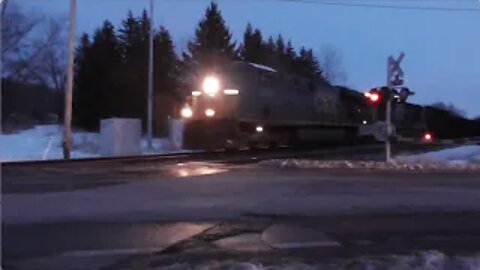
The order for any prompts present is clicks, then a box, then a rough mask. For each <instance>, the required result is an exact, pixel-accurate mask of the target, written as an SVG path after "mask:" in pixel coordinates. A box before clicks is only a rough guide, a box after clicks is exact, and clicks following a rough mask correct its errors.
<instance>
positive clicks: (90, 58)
mask: <svg viewBox="0 0 480 270" xmlns="http://www.w3.org/2000/svg"><path fill="white" fill-rule="evenodd" d="M120 62H121V55H120V51H119V44H118V40H117V36H116V32H115V28H114V26H113V25H112V24H111V23H110V22H109V21H105V22H104V23H103V25H102V27H101V28H99V29H97V30H96V31H95V34H94V37H93V42H91V43H90V39H89V37H88V35H86V34H84V35H83V36H82V39H81V43H80V46H79V48H77V57H76V68H75V71H76V77H77V78H76V79H75V99H76V100H74V110H75V114H76V116H75V119H76V122H77V124H78V125H80V126H82V127H84V128H88V129H97V128H98V127H99V121H100V120H101V119H102V118H108V117H112V116H114V115H115V109H116V106H115V99H116V94H117V90H118V88H119V83H118V80H117V76H116V68H117V67H118V65H119V64H120Z"/></svg>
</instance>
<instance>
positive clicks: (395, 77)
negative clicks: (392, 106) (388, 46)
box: [387, 52, 405, 87]
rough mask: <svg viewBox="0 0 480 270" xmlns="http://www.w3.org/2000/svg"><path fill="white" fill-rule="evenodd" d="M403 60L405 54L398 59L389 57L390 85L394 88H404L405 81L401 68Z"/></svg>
mask: <svg viewBox="0 0 480 270" xmlns="http://www.w3.org/2000/svg"><path fill="white" fill-rule="evenodd" d="M403 58H405V53H403V52H402V53H401V54H400V56H398V58H397V59H395V58H393V57H392V56H389V57H388V71H387V73H388V82H389V83H388V85H389V86H390V87H394V86H402V85H403V83H404V81H403V75H404V74H403V69H402V67H400V63H401V62H402V60H403Z"/></svg>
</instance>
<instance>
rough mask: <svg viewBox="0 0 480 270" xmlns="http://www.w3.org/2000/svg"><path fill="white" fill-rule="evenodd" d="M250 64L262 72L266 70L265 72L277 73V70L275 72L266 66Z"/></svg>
mask: <svg viewBox="0 0 480 270" xmlns="http://www.w3.org/2000/svg"><path fill="white" fill-rule="evenodd" d="M248 64H250V65H251V66H253V67H255V68H257V69H261V70H265V71H269V72H277V70H275V69H273V68H271V67H267V66H264V65H260V64H255V63H248Z"/></svg>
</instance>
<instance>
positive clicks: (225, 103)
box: [181, 62, 372, 149]
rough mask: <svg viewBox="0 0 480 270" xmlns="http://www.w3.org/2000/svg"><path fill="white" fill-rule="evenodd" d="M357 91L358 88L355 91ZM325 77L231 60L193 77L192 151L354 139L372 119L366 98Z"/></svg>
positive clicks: (188, 120)
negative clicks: (321, 78) (314, 77)
mask: <svg viewBox="0 0 480 270" xmlns="http://www.w3.org/2000/svg"><path fill="white" fill-rule="evenodd" d="M353 92H355V91H353ZM353 92H348V91H345V90H344V89H340V88H338V87H333V86H331V85H330V84H328V83H326V82H325V81H323V80H320V79H319V80H309V79H306V78H303V77H301V76H297V75H292V74H286V73H284V72H279V71H277V70H275V69H273V68H271V67H267V66H264V65H259V64H255V63H249V62H232V63H229V64H226V65H224V66H222V68H221V69H218V70H217V71H216V72H215V73H212V74H205V75H204V76H201V77H200V78H197V79H195V80H194V83H193V89H191V93H190V94H189V96H188V98H187V103H186V104H185V106H184V107H183V108H182V109H181V116H182V118H183V119H184V123H185V125H184V146H185V147H186V148H189V149H220V148H234V149H238V148H241V147H244V146H249V147H252V146H253V147H256V146H272V145H274V146H280V145H294V144H303V143H309V144H311V143H315V144H319V143H330V144H331V143H345V142H349V143H350V142H354V141H355V139H356V138H357V136H358V127H359V126H360V125H362V124H367V123H369V122H371V121H372V117H371V115H372V114H371V109H370V108H368V104H365V101H364V99H363V96H362V95H361V94H360V95H358V94H355V93H353Z"/></svg>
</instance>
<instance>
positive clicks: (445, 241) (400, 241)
mask: <svg viewBox="0 0 480 270" xmlns="http://www.w3.org/2000/svg"><path fill="white" fill-rule="evenodd" d="M274 226H282V227H283V228H287V230H285V229H283V230H282V231H278V232H276V234H275V232H274V233H273V234H271V235H270V236H269V241H270V242H277V243H278V242H279V243H282V241H284V242H285V241H287V240H285V239H288V241H289V243H290V245H291V243H292V241H293V243H298V244H295V245H296V248H300V250H301V252H300V253H298V252H297V253H296V250H297V249H296V248H292V249H287V250H285V249H283V250H282V249H273V248H272V249H268V250H264V249H261V250H258V248H256V247H254V246H255V244H254V245H253V248H256V249H255V250H256V252H254V253H253V254H252V253H251V252H247V253H246V254H247V255H243V258H242V256H240V258H241V259H240V260H248V258H249V256H250V257H251V256H257V257H270V259H271V260H272V259H275V258H277V259H279V258H283V259H285V258H286V257H288V256H293V257H295V259H296V260H298V259H299V258H298V257H299V256H300V257H301V258H303V259H309V260H310V261H311V260H312V259H315V260H322V258H327V257H331V256H342V257H345V256H358V255H360V254H403V253H408V252H412V251H414V250H432V249H433V250H438V251H442V252H447V253H450V254H452V253H453V254H465V253H467V254H468V253H475V252H478V251H480V231H479V228H480V212H463V213H416V214H397V215H353V216H352V215H346V216H345V215H339V216H322V217H302V216H274V217H273V216H271V217H257V218H248V219H239V220H230V221H226V222H225V221H224V222H221V221H216V222H213V221H210V222H203V223H189V222H178V223H177V222H175V223H157V222H139V223H99V222H93V223H84V222H74V223H52V224H42V225H21V226H5V227H4V228H3V239H2V244H3V261H4V263H5V264H4V265H9V266H10V265H14V266H16V267H17V268H16V269H64V270H67V269H96V267H98V268H101V267H109V268H107V269H117V267H118V266H119V265H129V264H132V263H134V262H135V261H136V260H142V259H144V258H145V257H146V258H149V259H150V261H155V264H172V263H174V262H181V261H183V262H190V263H195V262H200V261H202V260H203V261H205V260H207V259H209V260H211V259H217V260H218V259H227V258H230V259H231V258H232V257H233V258H235V257H236V256H237V257H238V256H239V255H241V254H242V253H241V252H234V254H232V250H229V249H228V248H226V249H225V248H224V249H216V250H215V252H210V253H207V254H205V251H209V250H210V249H211V248H212V246H213V245H215V244H214V243H218V242H219V241H221V240H222V239H225V238H231V237H235V236H236V235H242V234H245V233H248V234H252V233H260V234H262V233H263V234H265V233H267V232H268V231H269V229H271V228H272V227H274ZM289 228H293V229H289ZM315 231H318V232H319V233H321V234H322V235H326V236H327V237H328V240H329V241H335V242H337V243H338V245H323V244H321V242H320V245H319V246H315V245H313V246H312V244H311V243H312V241H318V239H316V237H317V238H318V233H316V232H315ZM321 238H322V240H324V237H323V236H322V237H321ZM305 240H308V241H309V242H308V245H307V247H309V249H305V247H302V243H304V241H305ZM295 241H297V242H295ZM172 247H174V248H172ZM250 247H251V248H252V246H251V245H250ZM242 248H243V249H244V248H245V247H242ZM233 251H235V250H233ZM243 251H244V250H243ZM152 254H156V255H152ZM155 258H158V259H156V260H155ZM72 262H76V263H75V264H76V265H75V266H74V265H72ZM100 266H101V267H100ZM82 267H84V268H82ZM5 269H9V268H5ZM145 269H147V268H145Z"/></svg>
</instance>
